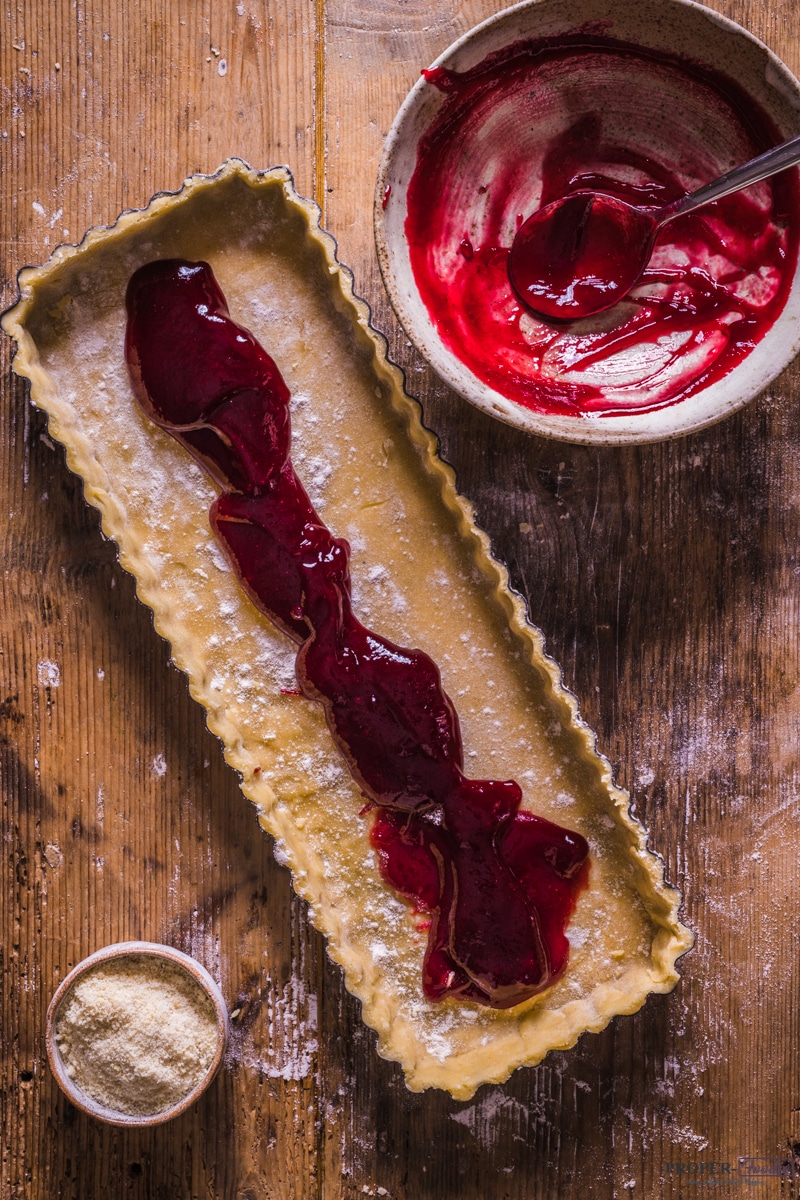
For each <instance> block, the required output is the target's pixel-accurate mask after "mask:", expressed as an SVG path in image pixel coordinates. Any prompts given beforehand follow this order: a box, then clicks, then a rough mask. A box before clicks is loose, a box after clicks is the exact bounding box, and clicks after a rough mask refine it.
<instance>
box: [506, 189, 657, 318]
mask: <svg viewBox="0 0 800 1200" xmlns="http://www.w3.org/2000/svg"><path fill="white" fill-rule="evenodd" d="M658 229H659V222H658V220H657V218H656V217H654V216H652V214H651V213H649V212H647V211H645V210H644V209H641V208H634V206H633V205H632V204H628V203H627V202H626V201H625V200H619V199H617V197H616V196H607V195H604V194H603V193H601V192H574V193H573V194H572V195H570V196H564V197H563V198H562V199H561V200H554V201H553V202H552V203H551V204H547V205H545V207H544V208H540V209H539V210H538V211H537V212H535V213H534V214H533V216H531V217H528V219H527V221H525V223H524V224H523V225H522V226H521V227H520V230H519V232H518V234H517V236H516V237H515V239H514V244H513V246H512V247H511V253H510V255H509V259H508V276H509V279H510V281H511V286H512V287H513V289H514V291H515V292H516V294H517V296H518V297H519V299H520V301H521V302H522V303H523V304H524V305H525V306H526V307H527V308H529V309H530V310H531V311H532V312H534V313H536V314H537V315H538V316H542V317H544V318H546V319H548V320H551V321H577V320H580V319H581V318H582V317H588V316H591V315H593V314H594V313H600V312H604V311H605V310H606V309H607V308H611V307H612V306H613V305H614V304H616V303H617V301H618V300H621V299H622V298H623V296H626V295H627V294H628V292H629V291H630V290H631V288H633V287H635V286H636V284H637V283H638V281H639V279H640V278H641V275H642V272H643V271H644V269H645V267H646V266H647V263H648V260H649V258H650V255H651V254H652V251H653V243H654V241H655V239H656V234H657V233H658Z"/></svg>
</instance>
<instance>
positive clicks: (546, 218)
mask: <svg viewBox="0 0 800 1200" xmlns="http://www.w3.org/2000/svg"><path fill="white" fill-rule="evenodd" d="M798 162H800V135H799V136H797V137H793V138H791V139H790V140H789V141H788V142H782V143H781V145H780V146H775V147H773V149H772V150H767V152H766V153H765V154H760V155H759V156H758V157H757V158H753V159H751V160H750V162H747V163H745V164H744V165H743V166H741V167H736V168H734V170H732V171H728V172H726V174H724V175H720V177H719V179H715V180H714V181H713V183H707V184H705V185H704V186H703V187H701V188H698V189H697V191H695V192H691V193H690V194H689V195H688V196H684V197H683V198H682V199H681V200H674V201H673V202H672V204H667V205H666V206H665V207H664V208H661V209H657V210H656V211H655V212H648V211H647V210H645V209H642V208H636V207H634V205H632V204H627V203H626V202H625V201H624V200H618V199H617V198H616V197H615V196H607V195H605V194H603V193H602V192H588V191H582V192H573V193H572V195H569V196H564V197H563V198H562V199H561V200H554V201H553V202H552V203H551V204H547V205H545V207H544V208H540V209H539V210H538V211H537V212H535V213H534V214H533V216H531V217H528V219H527V221H525V223H524V224H523V225H522V226H520V229H519V231H518V233H517V236H516V237H515V238H514V241H513V243H512V246H511V251H510V253H509V258H508V275H509V279H510V280H511V286H512V287H513V289H514V291H515V292H516V294H517V296H518V297H519V299H520V301H521V302H522V303H523V304H524V305H525V307H526V308H529V309H530V310H531V312H533V313H535V314H536V315H538V316H542V317H545V318H546V319H549V320H555V321H575V320H580V318H582V317H589V316H592V315H593V314H595V313H599V312H603V311H604V310H605V309H607V308H611V306H612V305H613V304H616V303H617V301H618V300H621V299H622V298H623V296H626V295H627V294H628V292H629V291H630V290H631V288H632V287H634V286H635V284H636V283H637V281H638V280H639V278H640V276H641V274H642V272H643V271H644V269H645V267H646V266H647V264H648V262H649V261H650V256H651V254H652V252H653V243H654V242H655V240H656V235H657V234H658V232H659V231H660V230H661V229H662V228H663V227H664V225H666V224H667V222H668V221H674V219H675V218H676V217H680V216H683V215H684V214H685V213H688V212H693V211H694V209H696V208H700V206H701V205H704V204H710V203H711V202H712V200H719V199H721V198H722V197H723V196H728V195H730V193H731V192H738V191H740V190H741V189H742V188H745V187H748V186H749V185H750V184H753V183H758V182H759V181H760V180H762V179H766V178H768V176H770V175H775V174H777V173H778V171H783V170H785V169H786V168H787V167H793V166H795V165H796V164H797V163H798Z"/></svg>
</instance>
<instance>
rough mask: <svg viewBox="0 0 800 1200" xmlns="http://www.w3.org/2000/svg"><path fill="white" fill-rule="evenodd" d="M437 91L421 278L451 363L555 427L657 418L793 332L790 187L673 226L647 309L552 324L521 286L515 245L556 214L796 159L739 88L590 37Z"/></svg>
mask: <svg viewBox="0 0 800 1200" xmlns="http://www.w3.org/2000/svg"><path fill="white" fill-rule="evenodd" d="M424 74H425V76H426V78H427V79H428V81H429V82H430V84H431V85H432V86H434V87H437V88H439V89H440V90H441V91H442V93H443V102H442V104H441V107H440V109H439V111H438V113H437V115H436V117H435V118H434V120H433V122H432V124H431V126H430V128H429V129H428V130H427V132H426V133H425V135H424V136H423V137H422V138H421V139H420V143H419V147H418V153H417V161H416V167H415V169H414V173H413V175H412V177H411V179H410V181H409V185H408V192H407V215H406V221H405V232H406V237H407V241H408V247H409V255H410V261H411V266H412V270H413V273H414V278H415V281H416V285H417V288H418V291H419V293H420V296H421V298H422V301H423V303H424V305H425V307H426V308H427V310H428V312H429V314H430V317H431V320H432V322H433V323H434V325H435V326H436V329H437V331H438V334H439V337H440V338H441V340H442V342H443V343H444V345H445V346H446V347H447V348H448V350H449V351H450V352H451V353H452V354H454V355H455V356H456V358H457V359H459V360H460V361H461V362H462V363H463V364H464V365H465V366H466V367H468V368H469V370H470V371H471V372H472V373H473V374H474V375H475V376H476V377H477V378H478V379H480V380H481V381H482V382H483V383H485V384H487V385H488V386H490V387H491V388H493V389H494V390H495V391H496V392H499V393H500V394H501V395H503V396H505V397H507V398H508V399H509V400H511V401H514V402H516V403H518V404H520V405H522V406H524V407H525V408H528V409H531V410H533V411H535V412H538V413H545V414H558V415H567V416H570V415H571V416H581V415H589V414H591V415H594V416H614V415H621V414H624V413H629V412H646V411H652V410H655V409H658V408H663V407H665V406H667V405H671V404H674V403H676V402H678V401H680V400H683V399H685V398H687V397H689V396H691V395H694V394H696V393H697V392H699V391H701V390H702V389H703V388H705V387H706V386H708V385H709V384H711V383H713V382H715V381H716V380H718V379H721V378H723V377H724V376H726V375H727V374H728V373H729V372H730V371H731V370H732V369H733V368H734V367H735V366H736V365H737V364H738V363H739V362H741V361H742V359H743V358H744V357H745V356H746V355H747V354H748V353H749V352H750V351H751V350H752V349H753V347H754V346H755V345H756V344H757V343H758V342H759V341H760V339H761V338H763V337H764V335H765V333H766V332H767V331H768V330H769V328H770V327H771V326H772V324H773V323H774V322H775V320H776V319H777V317H778V316H779V315H780V313H781V311H782V309H783V308H784V305H785V303H786V300H787V297H788V293H789V290H790V287H791V284H792V280H793V276H794V272H795V267H796V263H797V254H798V236H799V235H800V218H799V216H798V214H800V189H798V183H797V176H796V172H794V171H791V172H784V173H783V174H781V175H779V176H776V177H774V178H773V179H771V180H766V181H764V182H763V183H761V184H758V185H756V186H754V187H751V188H748V189H747V190H746V191H743V192H739V193H737V194H735V195H731V196H728V197H726V198H724V199H723V200H719V201H717V202H716V203H714V204H712V205H709V206H708V207H707V208H704V209H701V210H699V211H696V212H694V213H690V214H687V215H685V216H683V217H680V218H677V219H676V220H675V221H673V222H671V223H670V224H669V225H667V226H666V227H665V228H664V229H663V230H662V231H661V232H660V234H659V236H658V238H657V240H656V243H655V248H654V252H653V256H652V258H651V261H650V263H649V265H648V267H647V269H646V271H645V273H644V274H643V275H642V277H641V278H640V280H639V282H638V284H637V285H636V287H635V288H634V290H633V291H632V292H631V293H630V294H629V295H628V296H627V297H626V298H625V299H624V300H620V301H619V302H618V303H617V304H615V305H614V307H612V308H610V309H609V310H608V311H607V312H604V313H601V314H599V315H597V316H595V317H592V318H587V319H585V320H581V321H578V322H575V323H573V324H569V325H566V326H565V325H563V324H559V323H554V322H552V321H550V322H548V321H545V320H541V319H539V318H537V317H535V316H534V315H533V314H532V313H530V312H529V311H527V309H526V308H525V306H524V305H523V304H522V303H521V302H520V301H519V299H518V298H517V296H516V295H515V293H514V290H513V288H512V287H511V284H510V282H509V276H508V256H509V250H510V247H511V245H512V243H513V241H514V237H515V235H516V233H517V231H518V230H519V228H520V227H521V225H522V224H523V222H524V221H525V220H526V219H527V218H528V217H530V216H531V214H532V213H533V212H535V211H536V210H537V209H538V208H541V207H543V206H544V205H546V204H549V203H550V202H551V201H554V200H558V199H560V198H562V197H564V196H568V195H571V194H573V193H576V192H581V191H595V192H603V193H606V194H608V195H610V196H613V197H616V198H618V199H620V200H624V201H627V202H629V203H631V204H634V205H636V206H638V207H640V208H643V209H645V210H652V211H655V210H657V209H659V208H662V207H663V206H665V205H666V204H669V203H670V202H672V201H673V200H676V199H678V198H680V197H682V196H684V195H687V194H688V193H689V192H691V191H693V190H695V189H696V188H697V187H699V186H701V185H702V184H704V183H707V182H709V181H710V180H712V179H714V178H716V177H717V176H718V175H720V174H722V173H723V172H724V171H726V170H729V169H730V168H731V167H733V166H736V165H738V164H739V163H742V162H745V161H747V160H748V159H749V158H752V157H754V156H755V155H756V154H759V153H761V152H762V151H764V150H766V149H769V147H770V146H772V145H774V144H776V143H777V142H779V141H781V140H782V135H781V134H780V133H779V131H778V130H777V129H776V128H775V127H774V125H773V123H772V121H771V119H770V118H769V117H768V116H767V115H766V114H765V113H764V112H762V111H761V110H760V108H759V106H758V105H757V104H756V103H755V102H754V101H753V100H752V99H751V98H750V97H749V96H748V95H747V94H746V93H745V92H744V90H743V89H742V88H741V87H740V86H739V85H738V84H736V83H735V82H734V81H732V80H730V79H728V78H727V77H725V76H723V75H722V74H720V73H719V72H717V71H714V70H712V69H710V68H707V67H704V66H702V65H700V64H698V63H694V62H691V61H688V60H686V59H683V58H679V57H678V56H672V55H669V54H666V53H663V52H656V51H650V50H647V49H644V48H642V47H639V46H635V45H631V44H629V43H626V42H622V41H617V40H614V39H613V38H610V37H607V36H605V35H603V34H598V33H586V32H576V33H574V34H565V35H563V36H561V37H557V38H549V39H537V40H526V41H522V42H517V43H515V44H514V45H511V46H510V47H506V48H504V49H502V50H499V51H497V52H495V53H494V54H492V55H490V56H489V57H487V58H486V59H484V60H483V61H482V62H481V63H479V64H478V65H477V66H475V67H473V68H472V69H471V70H469V71H466V72H463V73H458V72H455V71H452V70H450V69H447V68H443V67H439V68H434V69H432V70H430V71H426V72H424Z"/></svg>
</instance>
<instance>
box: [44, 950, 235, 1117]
mask: <svg viewBox="0 0 800 1200" xmlns="http://www.w3.org/2000/svg"><path fill="white" fill-rule="evenodd" d="M55 1039H56V1043H57V1045H58V1049H59V1053H60V1055H61V1058H62V1060H63V1063H64V1067H65V1069H66V1071H67V1074H68V1075H69V1076H70V1078H71V1079H72V1081H73V1082H74V1083H75V1084H76V1085H77V1086H78V1087H79V1088H80V1089H81V1091H83V1092H85V1093H86V1095H87V1096H89V1097H90V1098H91V1099H92V1100H94V1101H95V1102H96V1103H97V1104H101V1105H103V1106H104V1107H105V1108H108V1109H113V1110H114V1111H116V1112H120V1113H126V1114H128V1115H129V1116H153V1115H155V1114H156V1113H160V1112H164V1111H165V1110H166V1109H168V1108H172V1106H173V1105H175V1104H177V1103H178V1102H179V1101H180V1100H182V1099H183V1097H184V1096H187V1095H188V1094H189V1092H191V1091H192V1090H193V1089H194V1088H195V1087H196V1086H197V1084H198V1083H199V1082H200V1081H201V1079H202V1078H203V1076H204V1075H205V1074H206V1072H207V1071H208V1069H209V1067H210V1066H211V1063H212V1061H213V1059H214V1053H215V1051H216V1048H217V1019H216V1013H215V1011H214V1006H213V1004H212V1003H211V1001H210V999H209V998H208V996H206V994H205V993H204V992H203V991H202V989H201V988H200V986H199V985H198V984H197V983H196V982H195V981H194V979H192V977H191V976H190V975H189V974H188V973H187V972H185V971H181V970H180V968H177V967H174V966H173V965H172V964H170V963H167V962H164V961H163V960H159V959H154V958H151V957H148V956H147V955H141V956H138V955H136V956H131V957H130V958H128V959H125V960H124V962H123V963H120V962H114V963H111V962H106V963H100V964H98V966H97V967H95V968H94V969H93V970H91V971H89V972H87V974H86V975H84V976H83V977H82V978H81V979H79V980H78V981H77V982H76V983H75V985H74V986H73V987H72V988H71V989H70V991H69V992H68V994H67V996H66V997H65V999H64V1001H63V1002H62V1003H61V1005H60V1007H59V1013H58V1017H57V1020H56V1027H55Z"/></svg>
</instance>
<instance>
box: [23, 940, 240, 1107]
mask: <svg viewBox="0 0 800 1200" xmlns="http://www.w3.org/2000/svg"><path fill="white" fill-rule="evenodd" d="M145 957H146V958H152V959H156V960H159V961H160V962H164V963H168V964H169V965H170V966H171V967H173V968H175V969H176V970H177V971H179V972H183V973H184V974H185V975H187V976H188V977H189V979H191V980H193V981H194V982H195V983H196V984H197V985H198V987H199V988H200V990H201V991H202V992H203V993H204V994H205V995H206V996H207V997H208V999H209V1000H210V1001H211V1003H212V1005H213V1007H214V1012H215V1015H216V1023H217V1046H216V1051H215V1054H214V1057H213V1059H212V1061H211V1064H210V1066H209V1068H208V1070H207V1071H206V1073H205V1075H204V1076H203V1078H202V1079H201V1080H200V1082H199V1083H198V1084H197V1085H196V1086H195V1087H194V1088H193V1089H192V1091H191V1092H189V1093H188V1094H187V1095H186V1096H184V1097H183V1098H182V1099H181V1100H180V1101H178V1103H177V1104H173V1105H172V1106H171V1107H169V1108H166V1109H162V1110H161V1111H159V1112H156V1113H148V1114H146V1115H138V1114H137V1115H133V1114H130V1113H124V1112H119V1111H117V1110H114V1109H109V1108H106V1107H105V1106H104V1105H102V1104H99V1103H98V1102H97V1101H96V1100H95V1099H94V1098H93V1097H92V1096H89V1095H87V1093H86V1092H85V1091H83V1090H82V1089H81V1088H80V1087H78V1086H77V1084H76V1083H75V1082H74V1080H73V1079H72V1078H71V1077H70V1075H69V1073H68V1071H67V1067H66V1064H65V1062H64V1060H63V1058H62V1056H61V1052H60V1050H59V1048H58V1043H57V1042H56V1037H55V1033H56V1028H57V1024H58V1014H59V1010H60V1008H61V1005H62V1003H63V1002H64V1000H65V999H66V998H67V997H68V995H69V993H70V991H71V990H72V988H73V987H74V985H75V984H76V983H77V982H78V981H79V980H80V979H82V978H83V977H84V976H86V975H87V974H88V973H89V972H91V971H93V970H94V969H95V968H96V967H98V966H99V965H100V964H101V963H123V962H125V960H126V959H127V960H129V959H132V958H145ZM227 1041H228V1010H227V1006H226V1004H225V1000H224V998H223V995H222V992H221V991H220V989H219V987H218V986H217V984H216V983H215V981H214V980H213V979H212V977H211V976H210V975H209V973H208V971H207V970H206V969H205V967H203V966H201V965H200V963H199V962H197V961H196V960H195V959H193V958H190V956H189V955H188V954H184V953H183V952H182V951H180V950H174V949H173V948H172V946H165V945H162V944H161V943H159V942H116V943H115V944H113V945H110V946H105V947H103V949H102V950H98V951H96V952H95V953H94V954H90V955H89V957H88V958H84V959H83V960H82V961H81V962H79V963H78V964H77V966H75V967H73V969H72V970H71V971H70V972H69V974H68V975H67V976H66V977H65V978H64V979H63V980H62V982H61V984H60V985H59V986H58V988H57V989H56V991H55V993H54V994H53V998H52V1000H51V1001H50V1005H49V1007H48V1009H47V1021H46V1028H45V1042H46V1047H47V1057H48V1060H49V1062H50V1069H51V1070H52V1072H53V1074H54V1076H55V1078H56V1080H57V1082H58V1084H59V1086H60V1087H61V1089H62V1091H63V1092H64V1093H65V1095H66V1096H67V1098H68V1099H69V1100H70V1101H71V1102H72V1103H73V1104H74V1105H75V1106H76V1108H79V1109H81V1110H82V1111H83V1112H85V1113H88V1115H89V1116H91V1117H95V1118H96V1119H97V1120H100V1121H105V1122H106V1123H107V1124H109V1125H121V1126H144V1125H160V1124H162V1123H163V1122H164V1121H170V1120H172V1118H173V1117H177V1116H179V1115H180V1114H181V1113H182V1112H185V1111H186V1109H187V1108H189V1107H190V1106H191V1105H192V1104H194V1103H195V1101H196V1100H198V1099H199V1098H200V1096H201V1095H202V1094H203V1092H204V1091H205V1090H206V1088H207V1087H208V1085H209V1084H210V1083H211V1081H212V1079H213V1078H214V1076H215V1075H216V1074H217V1071H218V1070H219V1068H220V1065H221V1063H222V1058H223V1055H224V1053H225V1047H226V1045H227Z"/></svg>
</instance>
